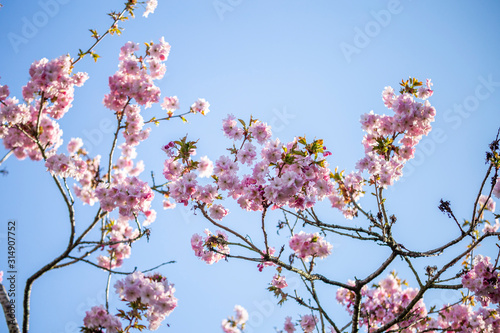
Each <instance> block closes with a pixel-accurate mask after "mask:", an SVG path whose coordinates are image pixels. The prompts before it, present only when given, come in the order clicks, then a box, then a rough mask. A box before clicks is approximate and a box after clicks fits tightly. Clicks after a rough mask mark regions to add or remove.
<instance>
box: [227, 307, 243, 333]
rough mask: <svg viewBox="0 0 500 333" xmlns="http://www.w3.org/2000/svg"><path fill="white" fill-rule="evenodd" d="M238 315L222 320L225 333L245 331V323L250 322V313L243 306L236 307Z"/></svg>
mask: <svg viewBox="0 0 500 333" xmlns="http://www.w3.org/2000/svg"><path fill="white" fill-rule="evenodd" d="M234 312H235V313H236V315H235V316H234V317H230V318H228V319H224V320H222V331H224V332H225V333H241V331H243V330H244V329H245V323H246V322H247V320H248V312H247V310H245V308H244V307H242V306H241V305H235V307H234Z"/></svg>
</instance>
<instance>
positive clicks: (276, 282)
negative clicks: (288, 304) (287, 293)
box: [271, 274, 288, 289]
mask: <svg viewBox="0 0 500 333" xmlns="http://www.w3.org/2000/svg"><path fill="white" fill-rule="evenodd" d="M271 285H272V286H273V287H275V288H278V289H283V288H285V287H287V286H288V283H286V281H285V277H284V276H281V275H279V274H275V275H274V276H273V280H272V281H271Z"/></svg>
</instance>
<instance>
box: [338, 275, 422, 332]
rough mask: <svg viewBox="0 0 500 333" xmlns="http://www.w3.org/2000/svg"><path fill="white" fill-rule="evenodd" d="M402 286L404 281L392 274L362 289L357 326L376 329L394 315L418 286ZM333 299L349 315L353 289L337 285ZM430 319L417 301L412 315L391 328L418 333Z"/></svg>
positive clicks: (413, 295)
mask: <svg viewBox="0 0 500 333" xmlns="http://www.w3.org/2000/svg"><path fill="white" fill-rule="evenodd" d="M349 283H350V284H352V285H353V284H354V282H353V281H349ZM402 285H403V282H402V281H401V280H400V279H399V278H397V277H396V276H395V275H394V274H391V275H389V276H387V277H386V278H385V279H383V280H381V281H380V282H379V284H378V285H377V286H375V287H374V288H370V289H369V288H366V286H365V288H362V290H361V295H362V297H363V299H362V301H361V306H360V325H366V326H367V327H368V325H369V326H370V327H371V328H373V329H375V328H377V327H380V326H382V325H384V324H385V323H387V322H389V321H391V320H392V319H394V318H395V317H397V316H398V314H399V313H401V312H402V311H403V309H404V308H405V307H406V306H407V305H408V304H409V303H410V302H411V301H412V300H413V298H414V297H415V296H416V295H417V293H418V289H413V288H405V289H403V288H402ZM336 298H337V301H338V302H339V303H341V304H342V305H344V306H345V307H346V308H347V311H348V312H349V314H351V315H352V313H353V308H354V302H355V298H356V296H355V294H354V292H352V291H350V290H347V289H344V288H339V289H338V291H337V296H336ZM430 321H431V318H429V317H428V316H427V310H426V308H425V304H424V302H423V300H419V301H418V302H417V304H415V305H414V307H413V309H412V311H411V315H409V316H408V318H407V319H406V320H404V321H402V322H400V323H399V324H398V325H397V326H394V327H392V328H391V329H394V330H398V329H399V328H406V327H410V326H411V329H410V330H408V331H405V332H421V331H422V330H424V329H425V328H427V327H428V324H429V322H430Z"/></svg>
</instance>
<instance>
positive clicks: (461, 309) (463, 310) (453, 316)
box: [435, 304, 500, 333]
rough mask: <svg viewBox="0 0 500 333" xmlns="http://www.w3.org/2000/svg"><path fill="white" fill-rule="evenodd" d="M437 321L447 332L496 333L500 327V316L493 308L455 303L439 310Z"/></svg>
mask: <svg viewBox="0 0 500 333" xmlns="http://www.w3.org/2000/svg"><path fill="white" fill-rule="evenodd" d="M437 322H438V324H437V325H436V326H438V327H441V328H443V329H444V330H446V332H457V333H483V332H491V333H496V332H498V328H499V327H500V316H499V315H498V312H497V311H495V310H493V309H488V308H484V307H479V308H478V309H474V308H472V307H471V306H468V305H465V304H454V305H450V306H445V307H443V309H441V311H439V316H438V319H437ZM436 326H435V327H436Z"/></svg>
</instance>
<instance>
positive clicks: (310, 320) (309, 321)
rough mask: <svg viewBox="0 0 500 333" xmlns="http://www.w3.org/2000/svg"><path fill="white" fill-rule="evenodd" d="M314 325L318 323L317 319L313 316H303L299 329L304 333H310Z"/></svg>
mask: <svg viewBox="0 0 500 333" xmlns="http://www.w3.org/2000/svg"><path fill="white" fill-rule="evenodd" d="M316 323H318V318H316V316H313V315H304V316H302V318H301V319H300V327H301V328H302V330H304V332H305V333H310V332H312V331H314V329H315V328H316Z"/></svg>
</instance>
